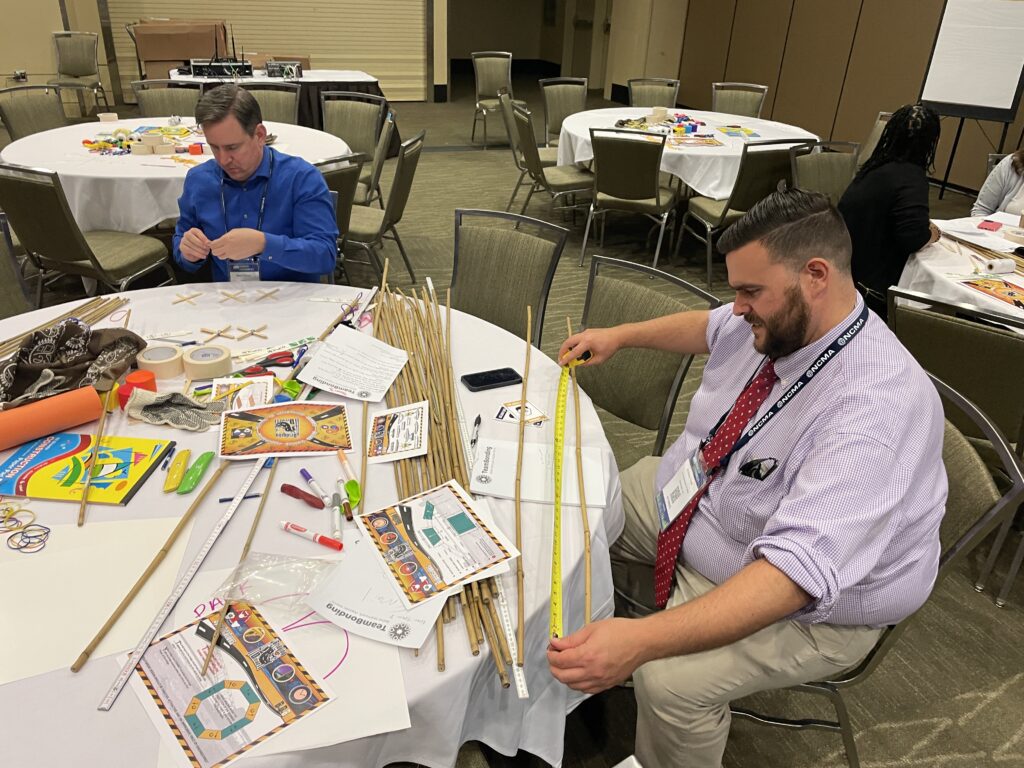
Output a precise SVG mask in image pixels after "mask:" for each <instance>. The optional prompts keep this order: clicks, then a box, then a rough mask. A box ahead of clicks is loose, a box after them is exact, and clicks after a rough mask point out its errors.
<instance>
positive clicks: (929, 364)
mask: <svg viewBox="0 0 1024 768" xmlns="http://www.w3.org/2000/svg"><path fill="white" fill-rule="evenodd" d="M907 301H912V302H914V303H913V304H912V305H908V304H907ZM888 302H889V326H890V327H891V328H892V331H893V333H895V334H896V337H897V338H898V339H899V340H900V343H902V344H903V346H905V347H906V348H907V349H908V350H909V351H910V353H911V354H912V355H913V356H914V358H915V359H916V360H917V361H918V362H919V363H920V364H921V367H922V368H924V369H925V370H926V371H928V372H929V373H931V374H933V375H935V376H938V377H940V378H942V380H943V381H947V382H949V384H950V385H951V386H954V387H956V389H957V391H959V392H960V393H962V394H963V396H964V397H967V398H969V399H970V400H971V402H973V403H976V404H977V405H978V407H979V408H981V409H983V410H984V411H985V414H986V415H987V416H988V418H989V419H991V421H992V423H993V424H994V425H995V427H996V428H997V429H998V430H999V431H1000V432H1001V433H1002V434H1004V435H1006V437H1007V439H1008V440H1009V441H1010V442H1011V443H1014V444H1015V452H1016V455H1017V456H1018V457H1021V456H1024V395H1022V394H1021V392H1020V382H1021V381H1022V380H1024V320H1021V319H1020V318H1019V317H1014V316H1011V315H1009V314H1008V313H1002V312H996V311H992V310H988V309H979V308H977V307H973V306H971V305H969V304H963V303H957V302H953V301H946V300H944V299H939V298H936V297H934V296H929V295H927V294H924V293H919V292H917V291H908V290H904V289H902V288H896V287H891V288H889V296H888ZM951 421H953V423H954V424H955V425H956V426H957V428H958V429H959V430H960V431H961V432H963V433H964V434H965V435H966V436H967V439H968V440H970V441H971V443H972V444H973V445H974V447H975V448H976V449H977V450H978V452H979V453H980V454H981V455H982V457H983V458H985V459H986V461H988V462H989V464H990V465H991V466H992V467H993V468H994V469H995V470H996V471H999V468H1000V462H999V461H998V459H994V458H993V455H992V450H993V447H992V446H991V445H990V444H989V443H988V441H987V437H986V435H985V434H984V433H983V432H982V431H981V430H980V429H979V428H978V427H977V426H976V425H975V424H974V423H973V422H971V421H968V420H966V419H960V420H957V419H955V418H953V419H951ZM1008 532H1009V525H1007V530H1006V531H1002V532H1000V536H999V539H997V541H996V545H995V546H993V547H992V550H991V552H990V554H989V558H988V560H987V561H986V563H985V565H984V566H983V567H982V569H981V572H980V573H979V575H978V579H977V581H976V582H975V587H976V588H977V589H978V591H979V592H980V591H982V590H983V589H984V588H985V583H986V582H987V581H988V578H989V576H990V575H991V573H992V569H993V567H994V566H995V561H996V558H997V557H998V555H999V549H1000V548H1001V547H1002V545H1003V541H1004V539H1005V538H1006V535H1007V534H1008ZM1022 556H1024V541H1022V542H1021V545H1020V547H1019V548H1018V551H1017V557H1015V559H1014V565H1013V566H1012V567H1011V570H1010V572H1009V573H1008V574H1007V577H1006V581H1004V582H1003V586H1002V589H1001V590H1000V592H999V594H998V595H997V596H996V599H995V601H996V605H998V606H1002V605H1004V604H1005V603H1006V598H1007V596H1008V595H1009V592H1010V588H1011V587H1012V586H1013V581H1014V579H1015V578H1016V575H1017V570H1018V569H1019V568H1020V560H1021V557H1022Z"/></svg>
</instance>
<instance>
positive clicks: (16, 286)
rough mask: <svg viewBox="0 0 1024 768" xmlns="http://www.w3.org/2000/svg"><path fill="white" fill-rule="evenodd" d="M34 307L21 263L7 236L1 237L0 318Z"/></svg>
mask: <svg viewBox="0 0 1024 768" xmlns="http://www.w3.org/2000/svg"><path fill="white" fill-rule="evenodd" d="M30 309H32V304H31V302H30V301H29V300H28V288H27V287H26V285H25V280H24V278H23V277H22V275H21V265H20V264H18V259H17V257H16V256H15V254H14V252H13V250H12V249H11V248H10V246H9V245H8V243H7V239H6V238H0V320H6V319H7V318H8V317H14V316H15V315H20V314H21V313H22V312H28V311H29V310H30Z"/></svg>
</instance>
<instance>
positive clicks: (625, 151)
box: [590, 128, 668, 200]
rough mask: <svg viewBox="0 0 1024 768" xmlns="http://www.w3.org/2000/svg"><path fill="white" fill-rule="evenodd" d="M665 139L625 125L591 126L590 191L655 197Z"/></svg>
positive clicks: (636, 197) (633, 197)
mask: <svg viewBox="0 0 1024 768" xmlns="http://www.w3.org/2000/svg"><path fill="white" fill-rule="evenodd" d="M667 138H668V137H667V136H665V134H660V133H642V132H639V131H631V130H628V129H625V128H591V129H590V143H591V146H593V148H594V191H595V192H599V193H601V194H603V195H610V196H612V197H617V198H620V199H623V200H646V199H650V198H654V199H657V198H658V178H659V173H660V171H661V156H662V155H663V154H664V152H665V140H666V139H667Z"/></svg>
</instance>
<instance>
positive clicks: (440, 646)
mask: <svg viewBox="0 0 1024 768" xmlns="http://www.w3.org/2000/svg"><path fill="white" fill-rule="evenodd" d="M434 633H435V634H436V635H437V671H438V672H444V622H443V621H442V620H441V617H440V616H438V617H437V621H435V622H434Z"/></svg>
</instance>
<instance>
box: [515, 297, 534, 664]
mask: <svg viewBox="0 0 1024 768" xmlns="http://www.w3.org/2000/svg"><path fill="white" fill-rule="evenodd" d="M532 338H533V307H532V306H529V305H527V307H526V360H525V362H524V363H523V390H522V393H521V394H520V396H519V442H518V444H517V446H516V489H515V505H516V549H518V550H519V557H518V558H517V559H516V664H517V665H519V666H520V667H521V666H523V662H524V655H523V646H524V645H526V609H525V605H526V601H525V599H524V593H525V588H524V587H525V585H524V582H525V580H526V574H525V572H524V570H523V509H522V504H523V442H524V440H525V438H526V387H527V386H528V384H529V382H530V349H531V348H532V347H533V344H532V343H531V342H530V339H532Z"/></svg>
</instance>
